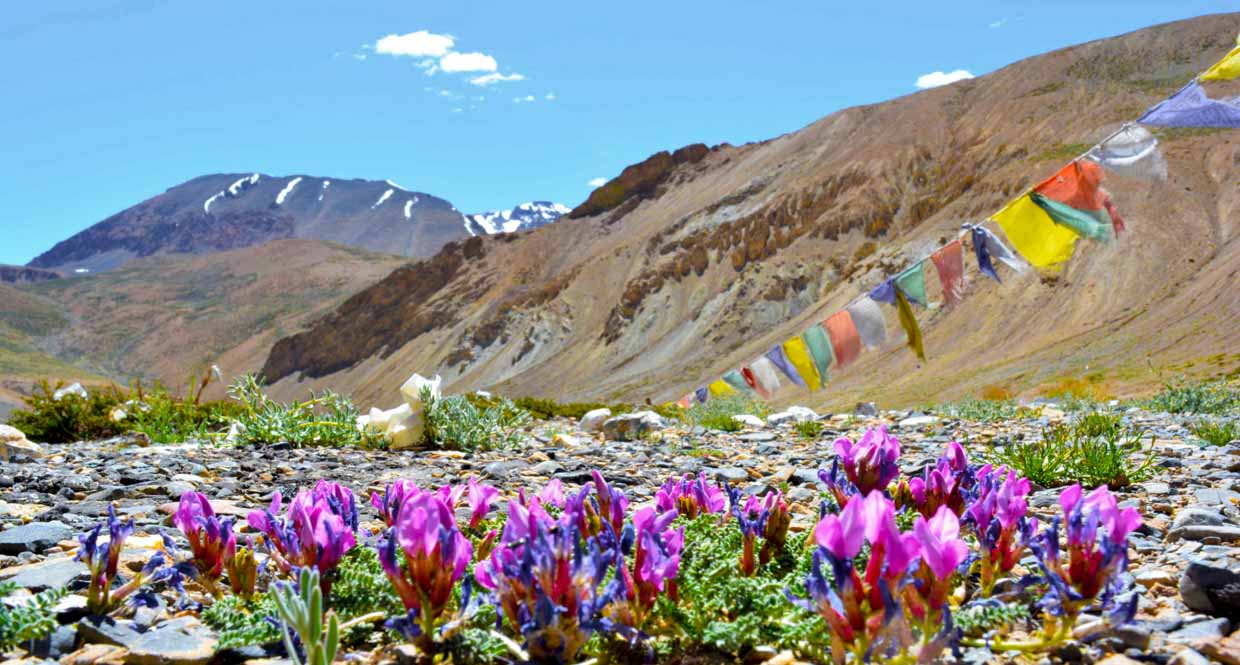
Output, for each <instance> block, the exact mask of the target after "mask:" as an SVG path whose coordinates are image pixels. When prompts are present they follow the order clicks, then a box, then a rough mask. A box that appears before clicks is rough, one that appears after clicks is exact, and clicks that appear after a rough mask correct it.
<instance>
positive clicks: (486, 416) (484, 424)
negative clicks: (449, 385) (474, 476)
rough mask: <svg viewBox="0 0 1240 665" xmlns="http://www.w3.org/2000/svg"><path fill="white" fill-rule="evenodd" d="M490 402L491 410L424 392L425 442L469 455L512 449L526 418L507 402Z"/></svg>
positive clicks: (456, 396)
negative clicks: (473, 451) (499, 449)
mask: <svg viewBox="0 0 1240 665" xmlns="http://www.w3.org/2000/svg"><path fill="white" fill-rule="evenodd" d="M494 399H495V401H494V403H493V406H488V407H484V408H479V407H477V406H475V405H474V403H473V402H472V401H470V400H469V399H468V398H466V397H463V396H460V395H448V396H444V397H440V398H435V397H433V396H432V395H431V392H430V390H426V389H424V390H423V391H422V402H423V404H425V405H426V440H427V441H428V442H430V443H431V444H433V445H435V446H438V447H440V448H451V449H455V450H469V451H472V450H492V449H495V448H511V447H513V446H515V445H516V444H517V442H519V441H520V439H521V432H520V429H521V427H522V426H524V425H525V424H526V423H528V422H529V421H530V414H529V413H528V412H527V411H525V410H524V409H521V408H519V407H517V405H516V404H515V403H514V402H513V401H512V400H510V399H507V398H503V397H500V398H494Z"/></svg>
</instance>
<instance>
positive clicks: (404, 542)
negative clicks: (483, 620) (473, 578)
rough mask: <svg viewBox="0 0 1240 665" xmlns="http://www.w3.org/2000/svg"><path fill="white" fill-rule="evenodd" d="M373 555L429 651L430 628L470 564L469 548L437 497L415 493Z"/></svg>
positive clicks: (468, 544)
mask: <svg viewBox="0 0 1240 665" xmlns="http://www.w3.org/2000/svg"><path fill="white" fill-rule="evenodd" d="M378 550H379V563H380V564H381V565H382V567H383V572H384V574H386V575H387V577H388V580H389V581H391V583H392V586H393V587H395V589H396V593H397V595H398V596H400V599H401V602H402V603H403V604H404V606H405V609H406V611H408V612H409V613H410V614H409V616H408V619H407V620H408V621H412V622H414V624H415V625H416V626H417V627H418V631H417V632H416V634H417V635H418V636H419V637H420V638H421V639H422V640H423V646H424V647H429V646H430V645H431V643H432V642H433V636H434V634H435V633H434V628H435V623H436V622H437V621H438V619H439V617H440V616H441V615H442V614H443V611H444V609H445V608H446V607H447V605H448V601H449V600H451V598H452V589H453V587H454V586H455V585H456V583H457V582H458V581H460V579H461V578H462V577H463V576H464V575H465V571H466V570H467V568H468V566H469V563H470V561H471V560H472V559H473V546H472V545H471V544H470V542H469V539H468V538H466V537H465V535H464V534H462V533H461V530H460V529H459V528H458V527H457V524H456V516H455V515H454V514H453V511H452V508H451V506H449V505H448V503H447V502H446V501H445V500H444V498H443V496H442V495H441V494H439V493H435V494H432V493H430V492H416V493H412V494H410V495H408V496H407V497H406V499H405V501H404V502H403V503H402V505H401V508H400V514H399V515H397V519H396V525H395V526H393V527H391V528H389V529H388V531H387V534H386V536H385V537H384V538H383V539H382V540H381V541H380V543H379V544H378ZM398 552H399V553H400V554H402V555H403V561H404V566H403V567H402V566H401V560H400V559H399V558H398V556H397V554H398Z"/></svg>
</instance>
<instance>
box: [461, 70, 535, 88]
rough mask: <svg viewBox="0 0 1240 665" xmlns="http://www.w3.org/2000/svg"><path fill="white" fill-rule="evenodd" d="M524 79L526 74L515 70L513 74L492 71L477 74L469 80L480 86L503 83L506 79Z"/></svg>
mask: <svg viewBox="0 0 1240 665" xmlns="http://www.w3.org/2000/svg"><path fill="white" fill-rule="evenodd" d="M524 80H525V77H524V76H522V75H520V74H517V73H515V72H514V73H512V74H501V73H499V72H491V73H490V74H483V75H482V76H475V77H473V78H471V79H469V82H470V83H472V84H474V85H478V86H488V85H491V84H492V83H501V82H504V81H524Z"/></svg>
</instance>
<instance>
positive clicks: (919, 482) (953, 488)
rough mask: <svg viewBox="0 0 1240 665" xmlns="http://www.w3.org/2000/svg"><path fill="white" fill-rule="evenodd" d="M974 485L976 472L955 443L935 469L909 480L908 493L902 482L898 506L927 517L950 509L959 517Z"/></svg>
mask: <svg viewBox="0 0 1240 665" xmlns="http://www.w3.org/2000/svg"><path fill="white" fill-rule="evenodd" d="M975 484H976V471H975V470H974V469H972V468H970V467H969V464H968V460H967V458H966V457H965V454H964V448H963V447H962V446H961V445H960V444H959V443H957V442H955V441H952V442H951V443H949V444H947V448H946V449H945V450H944V451H943V454H942V456H941V457H939V460H938V462H937V463H936V464H935V466H934V468H933V469H926V471H925V472H924V473H923V475H922V476H921V477H919V478H918V477H915V478H910V479H909V480H908V483H907V492H906V491H905V488H906V485H905V484H904V483H901V485H900V488H899V490H898V491H897V493H896V494H897V503H898V504H899V505H901V506H902V507H903V506H908V505H911V506H912V507H913V508H915V509H916V510H917V512H919V513H921V514H922V515H923V516H925V517H931V516H932V515H934V514H935V513H937V512H938V510H939V506H948V507H949V508H951V510H952V512H954V513H956V515H957V517H959V516H960V515H961V514H962V513H964V511H965V504H966V500H965V499H966V492H967V491H968V490H969V489H971V488H972V487H973V486H974V485H975ZM910 499H911V501H910Z"/></svg>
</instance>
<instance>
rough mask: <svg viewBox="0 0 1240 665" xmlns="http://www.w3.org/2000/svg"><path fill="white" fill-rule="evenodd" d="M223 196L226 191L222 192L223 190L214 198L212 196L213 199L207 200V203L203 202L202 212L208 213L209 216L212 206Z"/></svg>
mask: <svg viewBox="0 0 1240 665" xmlns="http://www.w3.org/2000/svg"><path fill="white" fill-rule="evenodd" d="M223 195H224V190H222V189H221V190H220V193H219V194H215V195H214V196H212V197H211V198H209V199H207V200H206V201H203V202H202V211H203V212H205V213H208V214H209V213H210V212H211V204H212V203H215V200H216V199H218V198H220V197H221V196H223Z"/></svg>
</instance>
